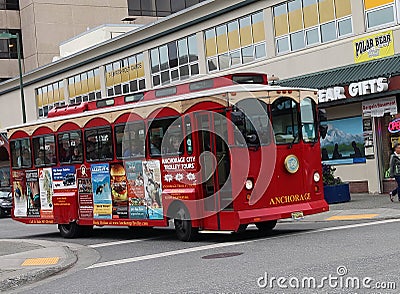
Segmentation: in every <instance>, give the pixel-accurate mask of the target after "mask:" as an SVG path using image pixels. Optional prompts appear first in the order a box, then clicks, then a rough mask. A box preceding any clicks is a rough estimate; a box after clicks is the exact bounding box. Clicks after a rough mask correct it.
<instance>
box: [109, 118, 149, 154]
mask: <svg viewBox="0 0 400 294" xmlns="http://www.w3.org/2000/svg"><path fill="white" fill-rule="evenodd" d="M114 132H115V146H116V149H117V150H116V154H117V158H118V159H125V158H138V157H139V158H142V157H144V146H145V144H144V142H145V140H144V139H145V130H144V123H143V122H135V123H127V124H123V125H117V126H115V128H114Z"/></svg>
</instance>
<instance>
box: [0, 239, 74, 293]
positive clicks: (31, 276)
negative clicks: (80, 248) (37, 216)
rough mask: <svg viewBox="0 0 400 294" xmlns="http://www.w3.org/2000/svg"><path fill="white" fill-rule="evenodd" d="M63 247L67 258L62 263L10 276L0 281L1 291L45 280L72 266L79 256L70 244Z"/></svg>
mask: <svg viewBox="0 0 400 294" xmlns="http://www.w3.org/2000/svg"><path fill="white" fill-rule="evenodd" d="M62 248H63V249H64V252H65V255H66V258H65V260H64V261H63V262H62V263H61V264H59V265H55V266H52V267H47V268H44V269H38V270H34V271H29V272H26V273H23V274H20V275H17V276H15V277H12V278H8V279H6V280H4V281H0V292H3V291H7V290H11V289H14V288H16V287H20V286H23V285H26V284H30V283H34V282H37V281H39V280H43V279H45V278H48V277H50V276H52V275H54V274H57V273H59V272H62V271H64V270H66V269H69V268H71V267H72V266H73V265H74V264H75V263H76V262H77V261H78V257H77V255H76V254H75V253H74V252H73V251H72V250H71V249H69V247H68V246H62Z"/></svg>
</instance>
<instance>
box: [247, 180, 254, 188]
mask: <svg viewBox="0 0 400 294" xmlns="http://www.w3.org/2000/svg"><path fill="white" fill-rule="evenodd" d="M245 187H246V189H247V190H251V189H253V180H252V179H247V180H246V183H245Z"/></svg>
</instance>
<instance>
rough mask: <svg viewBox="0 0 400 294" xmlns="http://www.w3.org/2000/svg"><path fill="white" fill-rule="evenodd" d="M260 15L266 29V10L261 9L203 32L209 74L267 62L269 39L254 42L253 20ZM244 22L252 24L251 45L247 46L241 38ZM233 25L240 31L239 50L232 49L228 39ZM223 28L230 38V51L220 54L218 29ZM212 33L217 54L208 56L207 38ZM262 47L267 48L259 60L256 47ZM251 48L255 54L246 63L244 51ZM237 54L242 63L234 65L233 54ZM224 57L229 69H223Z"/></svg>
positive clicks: (228, 45)
mask: <svg viewBox="0 0 400 294" xmlns="http://www.w3.org/2000/svg"><path fill="white" fill-rule="evenodd" d="M258 14H260V15H261V17H262V20H263V25H264V28H265V24H266V21H265V15H264V10H263V9H261V10H257V11H255V12H253V13H250V14H247V15H244V16H242V17H238V18H234V19H230V20H229V21H226V22H224V23H220V24H217V25H215V26H212V27H209V28H206V29H204V30H203V31H202V33H203V44H204V47H205V48H204V49H205V52H206V56H205V57H206V69H207V72H209V73H211V72H217V71H224V70H229V69H232V68H236V67H240V66H244V65H248V64H252V63H254V62H258V61H260V60H265V59H266V58H267V57H268V55H267V38H265V39H264V40H262V41H257V42H255V41H254V34H253V25H254V22H253V20H254V18H255V17H254V16H255V15H258ZM244 20H248V21H249V22H250V25H249V27H250V30H251V31H250V33H251V43H250V44H247V45H243V44H242V43H241V42H242V41H241V39H242V38H241V35H240V30H241V28H242V27H241V21H244ZM232 23H235V24H236V27H237V30H238V36H237V37H238V42H239V47H238V48H234V49H230V44H229V37H228V36H229V33H230V32H231V31H230V30H229V25H230V24H232ZM223 26H224V27H225V32H226V34H227V37H228V40H227V48H228V50H227V51H226V52H220V53H219V52H218V42H217V37H218V33H217V29H218V28H221V27H223ZM245 27H247V26H245ZM210 31H212V32H213V33H214V41H215V52H216V53H215V55H210V56H207V48H206V40H207V38H206V34H207V33H208V32H210ZM260 45H264V46H265V52H264V55H263V56H261V57H259V58H257V56H256V47H258V46H260ZM249 47H252V52H253V55H252V60H251V61H247V62H245V59H244V55H243V50H246V49H248V48H249ZM237 53H239V60H240V62H239V63H235V64H233V63H232V55H233V54H237ZM223 56H227V58H228V66H227V67H221V66H220V58H221V57H223ZM214 60H215V61H216V62H215V63H214V62H213V61H214ZM211 63H213V65H215V68H214V67H212V68H211V67H210V64H211Z"/></svg>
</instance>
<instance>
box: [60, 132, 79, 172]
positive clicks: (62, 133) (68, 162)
mask: <svg viewBox="0 0 400 294" xmlns="http://www.w3.org/2000/svg"><path fill="white" fill-rule="evenodd" d="M71 133H78V135H79V136H78V138H79V140H80V143H79V144H78V146H79V145H80V146H81V147H80V154H81V157H82V159H81V160H72V157H71V159H70V160H69V161H61V156H60V152H61V147H60V140H59V138H60V136H64V135H68V145H69V148H70V149H71V147H73V148H72V149H74V148H75V147H76V146H72V145H71ZM82 133H83V132H82V130H71V131H65V132H61V133H57V144H56V145H57V147H58V148H57V151H58V152H57V153H58V154H57V158H58V162H59V163H60V165H67V164H71V163H83V159H84V155H83V141H82ZM61 143H62V142H61Z"/></svg>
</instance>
